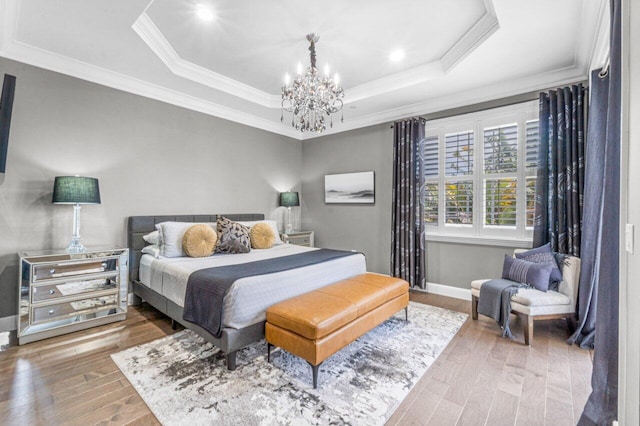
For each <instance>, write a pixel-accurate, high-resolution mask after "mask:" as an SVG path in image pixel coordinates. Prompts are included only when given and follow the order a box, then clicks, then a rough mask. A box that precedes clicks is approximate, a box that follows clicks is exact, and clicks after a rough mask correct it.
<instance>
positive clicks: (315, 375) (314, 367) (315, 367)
mask: <svg viewBox="0 0 640 426" xmlns="http://www.w3.org/2000/svg"><path fill="white" fill-rule="evenodd" d="M307 364H309V365H310V366H311V372H312V374H313V388H314V389H318V367H320V366H321V365H322V363H320V364H318V365H313V364H311V363H310V362H309V361H307Z"/></svg>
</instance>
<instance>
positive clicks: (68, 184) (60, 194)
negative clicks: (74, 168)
mask: <svg viewBox="0 0 640 426" xmlns="http://www.w3.org/2000/svg"><path fill="white" fill-rule="evenodd" d="M51 202H52V203H53V204H100V188H99V187H98V179H96V178H91V177H84V176H57V177H56V180H55V183H54V184H53V197H52V199H51Z"/></svg>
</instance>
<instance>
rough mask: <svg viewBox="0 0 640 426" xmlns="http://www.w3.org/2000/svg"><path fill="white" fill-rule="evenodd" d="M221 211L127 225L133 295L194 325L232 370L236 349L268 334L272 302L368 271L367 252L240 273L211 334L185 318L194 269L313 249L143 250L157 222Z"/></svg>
mask: <svg viewBox="0 0 640 426" xmlns="http://www.w3.org/2000/svg"><path fill="white" fill-rule="evenodd" d="M217 216H218V215H216V214H212V215H177V216H131V217H129V219H128V225H127V241H128V246H129V250H130V253H129V256H130V261H129V271H130V282H131V283H132V288H133V293H134V294H135V295H137V296H138V297H140V298H142V299H143V300H145V301H146V302H147V303H149V304H150V305H151V306H153V307H154V308H156V309H157V310H159V311H160V312H162V313H164V314H165V315H167V316H169V317H170V318H171V319H172V320H173V321H176V322H178V323H180V324H181V325H183V326H184V327H185V328H188V329H191V330H194V331H195V332H197V333H198V334H199V335H201V336H202V337H204V338H205V339H206V340H207V341H209V342H211V343H213V344H214V345H215V346H217V347H218V348H220V349H221V350H222V351H223V352H224V353H225V356H226V361H227V367H228V368H229V369H230V370H233V369H235V368H236V352H237V351H238V349H241V348H242V347H244V346H246V345H248V344H250V343H252V342H255V341H258V340H260V339H262V338H263V337H264V324H265V311H266V308H267V307H268V306H270V305H271V304H274V303H277V302H280V301H282V300H285V299H288V298H291V297H295V296H297V295H299V294H302V293H305V292H307V291H311V290H314V289H316V288H319V287H322V286H324V285H328V284H331V283H333V282H335V281H339V280H341V279H344V278H349V277H352V276H354V275H358V274H361V273H364V272H365V271H366V263H365V259H364V256H363V255H362V254H357V255H354V256H347V257H344V258H340V259H335V260H331V261H327V262H323V263H319V264H314V265H309V266H304V267H300V268H297V269H291V270H288V271H282V272H276V273H270V274H265V275H257V276H252V277H247V278H242V279H239V280H237V281H236V282H235V283H234V284H233V286H232V287H231V288H230V289H229V291H228V293H227V295H226V296H225V298H224V309H223V315H222V325H221V329H220V333H218V334H217V335H213V334H212V333H210V332H208V331H207V330H205V329H203V328H202V327H200V326H198V325H196V324H194V323H191V322H189V321H185V320H184V319H183V313H184V300H185V288H186V280H187V279H188V277H189V275H190V274H191V273H192V272H194V271H196V270H199V269H202V268H209V267H214V266H222V265H228V264H242V263H246V262H255V261H258V260H262V259H271V258H286V256H291V255H295V254H299V253H303V252H305V251H309V250H315V249H312V248H307V247H301V246H295V245H291V244H281V245H276V246H274V247H273V248H271V249H265V250H252V251H251V252H250V253H246V254H233V255H228V254H227V255H214V256H211V257H207V258H188V257H178V258H169V259H158V258H155V257H154V256H151V255H148V254H143V253H142V249H143V248H144V247H145V245H146V244H147V243H146V242H145V241H144V239H143V238H142V237H143V236H144V235H146V234H148V233H150V232H152V231H154V230H155V225H156V224H157V223H161V222H167V221H174V222H205V223H206V222H211V223H215V222H216V220H217ZM222 216H225V217H227V218H229V219H231V220H234V221H256V220H263V219H264V215H262V214H229V215H222Z"/></svg>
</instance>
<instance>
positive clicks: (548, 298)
mask: <svg viewBox="0 0 640 426" xmlns="http://www.w3.org/2000/svg"><path fill="white" fill-rule="evenodd" d="M524 251H525V250H521V249H518V250H516V251H515V253H519V252H524ZM555 256H556V260H557V263H558V268H559V269H560V272H561V273H562V281H561V282H560V284H559V285H558V290H557V291H555V290H547V291H546V292H543V291H540V290H536V289H535V288H521V289H519V290H518V292H517V293H516V294H515V295H513V296H512V297H511V312H512V313H515V314H517V315H518V316H519V317H520V319H521V321H522V324H523V329H524V343H525V345H531V342H532V341H533V322H534V321H535V320H549V319H559V318H573V317H574V316H575V312H576V301H577V296H578V283H579V281H580V259H579V258H577V257H575V256H568V255H564V254H556V255H555ZM487 281H489V280H488V279H483V280H475V281H472V282H471V318H472V319H474V320H477V319H478V299H479V297H480V292H481V291H482V285H483V284H484V283H485V282H487Z"/></svg>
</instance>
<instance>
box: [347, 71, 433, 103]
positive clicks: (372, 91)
mask: <svg viewBox="0 0 640 426" xmlns="http://www.w3.org/2000/svg"><path fill="white" fill-rule="evenodd" d="M443 75H444V69H443V67H442V62H441V61H440V60H437V61H433V62H429V63H428V64H424V65H420V66H418V67H415V68H411V69H409V70H406V71H402V72H399V73H396V74H391V75H389V76H387V77H383V78H379V79H377V80H373V81H370V82H367V83H364V84H360V85H358V86H354V87H352V88H351V89H349V96H348V98H346V99H345V101H344V103H345V105H347V104H349V103H352V102H357V101H361V100H364V99H368V98H373V97H375V96H379V95H383V94H385V93H389V92H393V91H395V90H399V89H403V88H405V87H409V86H415V85H416V84H420V83H424V82H426V81H429V80H433V79H434V78H437V77H441V76H443Z"/></svg>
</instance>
